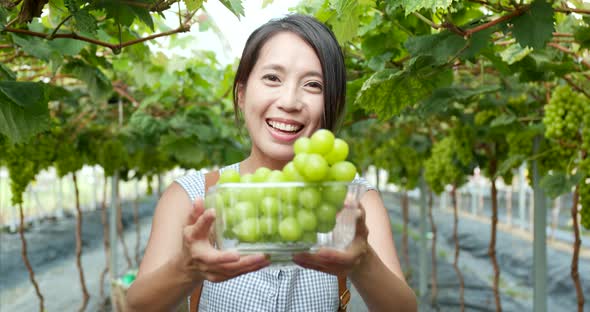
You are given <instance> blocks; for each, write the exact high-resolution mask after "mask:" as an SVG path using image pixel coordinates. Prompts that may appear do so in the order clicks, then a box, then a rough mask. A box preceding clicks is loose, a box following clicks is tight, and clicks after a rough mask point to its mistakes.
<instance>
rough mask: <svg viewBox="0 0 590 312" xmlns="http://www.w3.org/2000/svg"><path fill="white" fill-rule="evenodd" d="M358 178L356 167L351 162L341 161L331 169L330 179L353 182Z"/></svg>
mask: <svg viewBox="0 0 590 312" xmlns="http://www.w3.org/2000/svg"><path fill="white" fill-rule="evenodd" d="M355 176H356V167H355V166H354V165H353V164H352V163H351V162H349V161H340V162H337V163H335V164H334V165H332V167H330V173H329V177H330V179H331V180H334V181H343V182H351V181H352V180H354V177H355Z"/></svg>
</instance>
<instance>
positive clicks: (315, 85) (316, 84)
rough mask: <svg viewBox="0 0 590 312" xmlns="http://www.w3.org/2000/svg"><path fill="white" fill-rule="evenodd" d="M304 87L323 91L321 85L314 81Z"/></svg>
mask: <svg viewBox="0 0 590 312" xmlns="http://www.w3.org/2000/svg"><path fill="white" fill-rule="evenodd" d="M306 86H308V87H312V88H314V89H318V90H320V91H321V90H322V89H323V87H322V84H321V83H319V82H316V81H312V82H310V83H308V84H306Z"/></svg>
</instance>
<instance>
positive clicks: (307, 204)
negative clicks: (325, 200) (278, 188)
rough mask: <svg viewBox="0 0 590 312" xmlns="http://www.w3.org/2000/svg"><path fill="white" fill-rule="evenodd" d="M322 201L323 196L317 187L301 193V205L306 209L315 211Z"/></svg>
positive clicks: (311, 187)
mask: <svg viewBox="0 0 590 312" xmlns="http://www.w3.org/2000/svg"><path fill="white" fill-rule="evenodd" d="M321 201H322V195H321V193H320V192H319V190H318V189H317V188H316V187H313V186H310V187H305V188H304V189H303V190H302V191H301V192H300V193H299V203H301V205H302V206H303V208H305V209H310V210H311V209H315V208H316V207H317V206H318V205H319V204H320V203H321Z"/></svg>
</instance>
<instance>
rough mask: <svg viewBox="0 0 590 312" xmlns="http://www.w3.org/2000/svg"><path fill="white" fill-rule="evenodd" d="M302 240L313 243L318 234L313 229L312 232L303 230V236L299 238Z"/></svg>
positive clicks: (316, 240)
mask: <svg viewBox="0 0 590 312" xmlns="http://www.w3.org/2000/svg"><path fill="white" fill-rule="evenodd" d="M301 240H302V241H304V242H306V243H312V244H315V243H317V242H318V235H317V233H316V232H315V231H313V232H303V237H302V238H301Z"/></svg>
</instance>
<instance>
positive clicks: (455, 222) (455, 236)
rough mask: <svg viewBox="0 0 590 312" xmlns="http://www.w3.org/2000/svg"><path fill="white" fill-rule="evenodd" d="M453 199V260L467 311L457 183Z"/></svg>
mask: <svg viewBox="0 0 590 312" xmlns="http://www.w3.org/2000/svg"><path fill="white" fill-rule="evenodd" d="M451 199H452V200H453V241H454V242H455V258H454V260H453V269H455V273H456V274H457V278H458V279H459V307H460V311H461V312H463V311H465V281H464V279H463V274H462V273H461V269H459V251H460V249H461V248H460V247H459V231H458V229H459V215H458V210H459V207H458V206H457V186H456V184H453V189H452V190H451Z"/></svg>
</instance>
